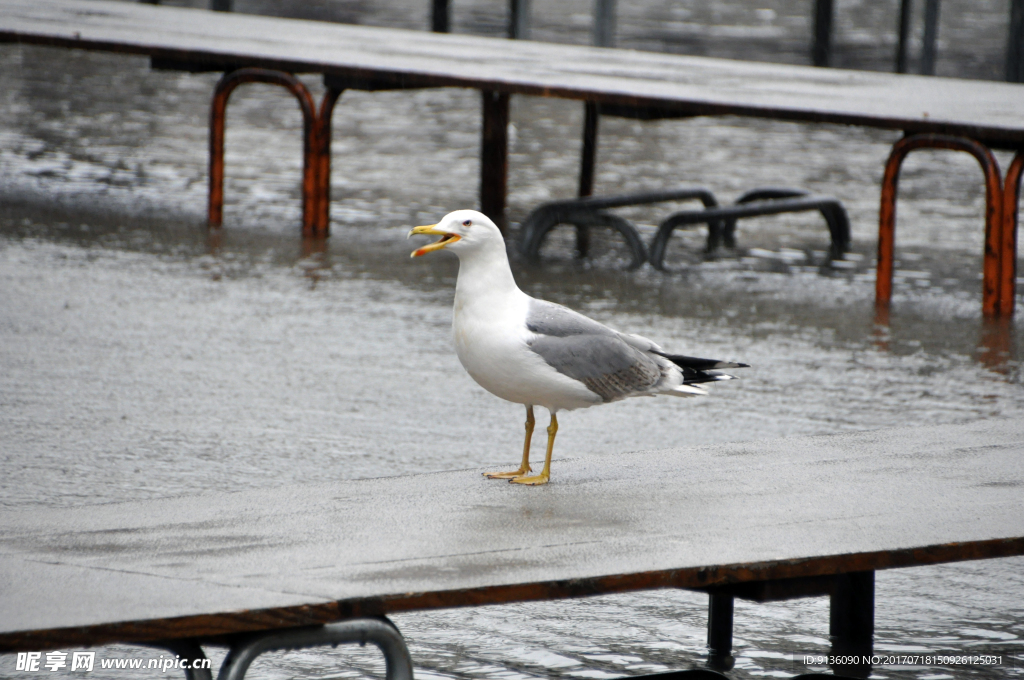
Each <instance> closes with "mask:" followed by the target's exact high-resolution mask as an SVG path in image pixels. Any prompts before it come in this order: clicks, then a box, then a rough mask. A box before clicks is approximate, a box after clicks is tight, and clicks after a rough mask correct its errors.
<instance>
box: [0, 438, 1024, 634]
mask: <svg viewBox="0 0 1024 680" xmlns="http://www.w3.org/2000/svg"><path fill="white" fill-rule="evenodd" d="M555 467H556V471H557V475H556V476H555V478H554V479H553V481H552V483H551V484H550V485H548V486H546V487H542V488H536V489H534V488H522V487H519V486H515V485H509V484H504V483H501V482H495V481H491V480H485V479H483V478H482V477H481V475H480V471H479V470H462V471H455V472H444V473H436V474H428V475H417V476H408V477H395V478H385V479H370V480H358V481H342V482H328V483H324V484H322V485H312V486H311V485H304V486H289V487H284V488H279V489H263V490H253V491H247V492H241V493H230V494H221V495H203V496H195V497H183V498H172V499H165V500H153V501H143V502H131V503H112V504H104V505H92V506H82V507H78V508H73V509H51V508H23V509H7V510H3V511H0V589H2V591H3V592H4V593H5V595H4V597H3V598H0V651H19V650H38V649H46V648H54V647H60V646H70V645H84V644H100V643H104V642H111V641H133V640H134V641H142V640H154V639H160V638H176V637H185V636H189V637H192V636H203V637H211V636H218V635H223V634H226V633H229V632H240V631H251V630H263V629H270V628H278V627H282V626H288V625H302V624H312V623H324V622H327V621H332V620H338V619H341V618H345V617H348V616H353V615H375V614H383V613H387V612H397V611H408V610H418V609H430V608H438V607H456V606H467V605H479V604H492V603H502V602H514V601H528V600H538V599H553V598H564V597H579V596H585V595H594V594H599V593H611V592H622V591H630V590H642V589H650V588H658V587H682V588H698V589H699V588H706V587H708V586H714V585H724V584H734V583H747V582H757V581H765V580H772V579H780V578H806V577H815V576H821V575H828V574H836V573H847V572H855V571H866V570H874V569H885V568H893V567H907V566H915V565H922V564H935V563H942V562H950V561H957V560H965V559H982V558H991V557H1001V556H1009V555H1021V554H1024V513H1021V511H1020V508H1021V506H1022V505H1024V503H1022V501H1024V423H1020V422H1014V421H986V422H982V423H975V424H970V425H959V426H943V427H934V428H915V429H905V430H886V431H879V432H865V433H854V434H843V435H834V436H827V437H801V438H792V439H778V440H772V441H762V442H750V443H738V444H728V445H721V446H711V447H702V448H695V449H681V450H669V451H656V452H646V453H630V454H623V455H614V456H592V457H587V458H579V459H572V460H563V461H556V463H555ZM41 575H45V576H46V578H45V579H43V578H41ZM40 584H45V585H40ZM12 594H13V596H12ZM76 603H77V604H76Z"/></svg>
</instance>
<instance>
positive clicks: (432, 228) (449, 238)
mask: <svg viewBox="0 0 1024 680" xmlns="http://www.w3.org/2000/svg"><path fill="white" fill-rule="evenodd" d="M413 234H438V235H440V237H441V238H440V239H439V240H437V241H434V242H433V243H431V244H430V245H427V246H423V247H422V248H419V249H417V250H414V251H412V255H410V256H409V257H419V256H420V255H426V254H427V253H429V252H430V251H432V250H441V248H444V247H445V246H446V245H448V244H449V243H455V242H456V241H458V240H459V239H460V238H462V237H461V236H459V235H458V234H451V233H449V232H447V231H441V230H440V229H438V228H437V225H436V224H428V225H426V226H425V227H414V228H413V229H412V231H410V232H409V236H412V235H413Z"/></svg>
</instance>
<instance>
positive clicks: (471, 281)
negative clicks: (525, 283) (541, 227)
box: [455, 240, 524, 314]
mask: <svg viewBox="0 0 1024 680" xmlns="http://www.w3.org/2000/svg"><path fill="white" fill-rule="evenodd" d="M520 297H524V293H523V292H522V291H520V290H519V286H517V285H516V281H515V279H514V278H513V277H512V269H511V268H510V267H509V265H508V254H507V253H506V252H505V244H504V242H502V241H500V240H495V241H487V242H485V243H482V244H480V247H479V248H478V249H474V250H473V251H470V252H467V253H461V254H460V255H459V278H458V281H457V282H456V284H455V306H456V307H461V306H463V305H470V304H471V305H472V307H473V308H474V313H475V314H486V310H488V309H490V310H494V311H495V312H497V311H498V310H501V309H503V308H505V307H507V306H508V304H509V302H510V299H512V300H514V299H517V298H520Z"/></svg>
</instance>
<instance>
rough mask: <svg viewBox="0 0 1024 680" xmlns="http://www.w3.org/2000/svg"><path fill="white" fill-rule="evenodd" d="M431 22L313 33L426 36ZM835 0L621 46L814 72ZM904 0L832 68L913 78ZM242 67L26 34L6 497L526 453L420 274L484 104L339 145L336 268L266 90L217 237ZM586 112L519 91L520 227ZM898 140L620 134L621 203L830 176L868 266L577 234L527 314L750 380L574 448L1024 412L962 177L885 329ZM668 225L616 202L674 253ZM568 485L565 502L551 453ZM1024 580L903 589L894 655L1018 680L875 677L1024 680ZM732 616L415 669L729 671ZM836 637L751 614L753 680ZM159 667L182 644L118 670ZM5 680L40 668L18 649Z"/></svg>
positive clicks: (7, 266)
mask: <svg viewBox="0 0 1024 680" xmlns="http://www.w3.org/2000/svg"><path fill="white" fill-rule="evenodd" d="M236 3H237V6H238V7H239V9H241V10H243V11H260V12H264V13H271V14H288V13H293V14H294V13H295V11H296V10H295V7H296V4H288V3H284V2H277V3H275V2H271V1H270V0H261V1H260V2H256V0H254V1H253V2H249V3H247V2H245V1H244V0H236ZM421 4H423V5H425V3H416V4H415V5H413V3H402V2H398V0H392V1H391V2H379V3H369V2H362V3H356V2H353V3H341V2H338V3H330V2H326V1H325V2H321V3H316V4H309V5H308V6H306V7H305V9H304V10H302V11H303V12H304V13H306V14H313V15H316V16H319V17H320V18H331V19H335V20H347V21H356V22H359V23H366V24H375V25H390V26H400V27H408V28H423V27H424V26H425V23H426V12H425V8H424V7H420V5H421ZM534 4H535V5H538V7H537V16H536V18H535V25H534V35H535V37H536V38H538V39H542V40H559V41H567V42H576V43H584V42H587V40H588V36H589V30H590V27H589V7H590V3H589V2H584V1H577V0H573V2H560V3H551V4H550V6H549V5H543V6H540V5H541V3H534ZM809 4H810V3H807V2H796V1H795V0H793V1H791V2H782V1H778V2H762V3H757V4H752V3H750V2H725V1H721V2H715V3H702V2H695V1H688V2H659V1H657V0H644V1H643V2H633V3H626V2H620V5H621V8H620V33H619V36H620V44H622V45H624V46H627V47H634V48H645V49H658V50H668V51H678V52H686V53H695V54H708V55H711V56H723V57H746V58H757V59H765V60H773V61H784V62H792V63H801V62H803V61H804V60H805V59H806V56H805V54H806V49H805V48H806V35H807V34H808V33H809V19H808V17H807V14H806V12H807V5H809ZM1004 4H1005V3H1000V2H994V1H989V0H985V1H984V2H981V1H974V2H968V1H967V0H961V1H960V2H952V1H950V2H947V3H943V10H942V11H943V15H942V16H943V24H942V29H941V32H940V37H941V41H940V54H941V55H942V57H941V58H940V60H939V72H940V73H943V74H945V75H955V76H963V77H989V78H997V77H998V74H999V71H1000V69H1001V64H1002V51H1001V50H1002V49H1003V41H1004V40H1005V23H1006V17H1005V7H1004ZM895 5H896V3H895V2H888V3H864V2H856V1H853V0H848V1H846V2H839V3H837V7H838V9H837V12H838V16H837V31H838V37H837V41H838V44H839V47H838V48H837V59H838V60H839V62H840V63H842V64H844V65H851V66H859V67H864V68H877V69H886V68H888V64H889V63H890V61H891V53H892V49H893V45H894V41H895V37H894V27H895ZM453 8H454V9H453V24H454V27H455V30H456V31H460V32H474V33H480V34H491V35H497V34H500V33H501V31H502V30H503V23H504V15H503V14H502V12H501V10H502V9H503V4H502V3H483V2H480V1H479V0H474V1H473V2H469V1H468V0H466V1H465V2H459V1H456V2H455V3H453ZM216 78H217V76H216V75H188V74H179V73H169V72H154V71H151V70H150V68H149V65H148V62H147V61H146V60H145V59H139V58H133V57H124V56H118V55H107V54H95V53H84V52H71V51H63V50H53V49H46V48H36V47H23V46H15V45H2V46H0V291H2V294H0V433H2V440H0V441H2V445H0V503H2V504H4V505H6V506H27V505H29V506H30V505H33V504H37V505H41V506H58V507H70V506H74V505H79V504H82V503H102V502H112V501H119V500H132V499H143V498H156V497H163V496H172V495H180V494H188V493H197V492H200V493H220V492H226V491H233V490H240V489H250V488H259V487H269V486H277V485H280V484H289V483H296V484H301V483H307V482H312V481H322V480H323V479H348V478H363V477H375V476H382V475H395V474H415V473H421V472H429V471H434V470H442V469H456V468H467V467H474V466H484V465H492V466H493V465H503V464H508V463H513V462H515V460H516V459H517V457H518V454H517V453H516V450H517V448H518V447H520V437H521V427H522V425H521V417H522V414H521V407H519V406H516V405H510V404H507V403H504V402H501V401H499V400H498V399H497V398H494V397H491V396H490V395H488V394H486V393H485V392H484V391H483V390H482V389H481V388H479V387H477V386H476V385H475V383H473V382H472V380H471V379H469V378H468V376H466V375H465V373H464V372H463V371H462V369H461V367H460V366H459V364H458V361H457V359H456V358H455V355H454V352H453V351H452V348H451V344H450V340H449V324H450V318H451V316H450V315H451V311H450V305H451V300H452V295H453V284H454V280H455V275H456V272H457V268H456V262H455V258H454V257H452V256H449V255H446V254H443V253H442V254H438V255H434V256H431V257H426V258H422V259H418V260H415V261H410V260H409V257H408V253H409V251H410V250H411V249H412V247H413V246H412V242H411V241H409V242H407V241H406V240H405V233H406V232H407V231H408V229H409V227H410V226H411V225H416V224H427V223H431V222H434V221H436V220H437V218H439V217H440V216H442V215H443V214H444V213H446V212H447V211H449V210H452V209H456V208H462V207H474V206H475V205H476V194H477V182H478V177H479V167H478V151H479V108H480V103H479V96H478V95H477V94H476V93H475V92H472V91H462V90H425V91H421V92H404V93H386V92H385V93H358V92H352V93H346V94H345V95H344V97H343V99H342V102H341V103H340V104H339V107H338V109H337V111H336V114H335V124H334V140H335V141H334V169H333V177H332V197H333V199H334V203H333V205H332V218H333V222H332V227H331V228H332V234H333V235H332V238H331V239H330V241H329V243H328V244H327V246H326V247H325V248H323V249H319V250H315V249H314V250H312V251H311V250H309V249H304V246H303V244H302V242H301V239H300V238H299V218H300V206H299V185H298V182H299V174H300V168H301V162H302V161H301V156H300V152H301V142H300V135H299V131H300V129H301V119H300V116H299V113H298V111H297V110H296V108H295V106H294V104H293V103H292V102H291V101H289V100H288V99H287V97H286V96H285V95H283V94H282V93H280V92H278V91H277V90H275V89H272V88H269V87H266V86H259V85H253V86H246V87H245V88H244V89H240V90H238V91H237V92H236V94H235V95H234V96H233V99H232V104H231V107H230V108H229V115H228V137H227V184H226V196H227V203H226V211H225V227H224V229H223V231H222V233H221V234H220V235H219V236H216V237H211V236H210V235H208V233H207V231H206V228H205V201H206V134H207V133H206V127H205V126H206V116H207V111H208V105H209V96H210V93H211V90H212V87H213V83H214V82H215V81H216ZM306 81H307V83H308V84H309V86H310V87H311V89H314V90H315V91H319V89H320V88H319V84H318V83H317V81H316V79H315V78H307V79H306ZM581 119H582V112H581V106H580V105H579V104H578V103H572V102H564V101H558V100H544V99H537V98H527V97H517V98H515V99H514V100H513V107H512V130H511V132H512V137H511V139H512V141H511V149H510V152H511V159H510V175H509V183H510V192H509V205H510V208H509V217H510V220H511V221H512V223H513V228H515V227H516V226H518V223H519V221H521V220H522V219H523V218H524V217H525V215H526V214H527V213H528V212H529V210H530V209H532V208H533V207H534V206H536V205H537V204H538V203H539V202H542V201H545V200H549V199H554V198H565V197H570V196H572V195H573V193H574V191H575V187H576V183H577V174H576V173H577V166H578V158H579V137H580V129H581ZM896 138H897V134H896V133H892V132H879V131H872V130H862V129H858V128H846V127H839V126H825V125H798V124H789V123H774V122H767V121H750V120H743V119H738V118H715V119H712V118H696V119H691V120H686V121H663V122H654V123H637V122H633V121H624V120H617V119H611V118H604V119H602V122H601V140H600V148H599V152H598V172H597V179H596V186H595V193H612V192H619V191H622V190H641V189H654V188H665V187H669V186H674V185H694V184H697V185H702V186H706V187H708V188H710V189H711V190H712V191H714V192H715V194H716V195H717V196H718V198H719V200H720V201H722V202H727V201H731V200H733V199H735V198H736V197H737V196H738V195H739V194H741V193H742V192H743V191H746V190H748V189H751V188H754V187H758V186H779V185H785V186H795V187H802V188H805V189H809V190H811V191H815V192H820V193H824V194H831V195H834V196H837V197H838V198H840V199H841V200H842V201H843V202H844V204H845V206H846V208H847V210H848V212H849V214H850V217H851V220H852V226H853V234H854V245H853V253H852V254H851V255H850V256H849V257H848V258H847V259H846V260H845V261H844V262H842V263H840V264H839V265H837V266H836V267H823V266H822V262H823V258H824V251H825V250H827V247H828V235H827V231H826V229H825V227H824V225H823V223H822V222H821V220H820V217H815V216H813V215H800V216H780V217H774V218H763V219H756V220H749V221H745V222H742V223H741V224H740V229H739V234H738V240H739V246H740V248H739V249H738V251H737V252H736V253H732V254H727V255H723V256H721V257H718V258H716V259H714V260H706V259H705V258H704V257H703V256H702V255H701V253H700V247H701V241H702V238H703V235H702V234H701V233H699V232H696V231H694V232H690V233H684V234H680V235H679V236H678V237H677V238H676V239H675V242H674V243H673V246H672V248H671V250H670V253H669V258H668V261H669V262H670V264H671V267H670V271H669V272H667V273H661V272H655V271H653V270H651V269H650V268H648V267H645V268H642V269H640V270H638V271H626V270H625V268H624V264H625V262H626V259H625V258H626V254H625V252H624V251H623V249H622V248H621V245H620V244H619V243H618V242H617V241H616V239H614V238H611V237H605V236H603V235H600V234H598V235H596V236H595V247H594V257H593V258H592V259H590V260H588V261H584V262H581V261H578V260H575V259H574V258H573V250H572V239H571V234H570V232H568V231H566V232H565V233H558V232H556V233H555V234H554V235H553V238H552V239H551V242H550V243H549V244H548V245H547V246H546V248H545V251H544V255H545V258H544V263H543V264H542V265H539V266H528V265H526V264H524V263H521V262H519V261H518V260H515V259H514V262H513V267H514V269H515V272H516V276H517V279H518V280H519V282H520V284H521V286H522V287H523V288H524V289H525V290H526V291H527V292H529V293H531V294H533V295H536V296H539V297H544V298H546V299H551V300H554V301H558V302H562V303H565V304H567V305H570V306H572V307H574V308H576V309H579V310H580V311H583V312H585V313H587V314H589V315H591V316H593V317H595V318H597V319H599V320H601V321H603V322H605V323H607V324H609V325H612V326H615V327H617V328H620V329H623V330H629V331H632V332H637V333H640V334H643V335H646V336H649V337H651V338H653V339H656V340H657V341H658V342H660V343H661V344H662V345H664V346H665V347H667V348H670V349H674V350H678V351H680V352H685V353H690V354H697V355H708V356H716V357H723V358H726V357H728V358H736V359H739V360H742V361H745V362H747V363H749V364H751V365H752V366H753V368H752V369H750V370H747V371H745V372H744V373H743V375H742V378H743V379H742V380H740V381H736V382H734V383H729V384H725V385H720V386H718V387H717V388H716V389H715V390H714V392H713V395H712V396H711V398H708V399H703V400H688V401H687V402H686V403H680V402H679V401H677V400H667V399H664V400H662V399H650V400H632V401H627V402H621V403H618V404H615V405H611V406H606V407H603V408H601V409H591V410H588V411H579V412H573V413H571V414H565V416H564V418H561V419H560V420H561V429H560V431H559V442H558V447H557V449H556V458H557V457H575V456H581V455H587V456H589V455H612V456H618V455H628V453H627V452H629V451H637V450H644V449H655V448H665V447H678V446H691V445H698V444H709V443H716V442H727V441H740V440H752V439H759V438H767V437H782V436H793V435H803V434H827V433H833V432H840V431H847V430H866V429H873V428H880V427H890V426H928V425H932V424H939V423H955V422H967V421H972V420H976V419H979V418H1019V417H1021V416H1022V415H1024V390H1022V385H1021V370H1020V366H1021V363H1020V362H1021V357H1022V346H1021V340H1020V338H1021V332H1020V331H1021V328H1020V326H1021V324H1022V323H1024V322H1021V321H1020V320H1019V317H1020V315H1018V321H1016V322H1015V323H1011V324H1009V325H1008V326H1005V327H993V326H987V325H986V324H984V323H983V321H982V318H981V314H980V306H981V304H980V298H981V295H980V272H981V264H980V262H981V258H980V254H981V247H982V211H983V207H984V206H983V195H982V190H981V178H980V173H979V172H978V171H977V167H976V163H975V161H973V160H972V159H970V158H969V157H967V156H966V155H964V156H963V157H962V158H961V157H960V155H957V154H949V153H937V152H919V153H917V154H915V155H912V156H911V157H910V158H909V159H908V161H907V162H906V164H905V166H904V170H903V174H902V178H901V183H900V205H899V227H898V237H897V246H898V250H897V259H898V261H897V274H896V296H895V299H894V304H893V308H892V315H891V324H890V325H889V326H888V327H884V326H878V325H876V324H875V323H874V319H873V317H872V300H873V295H874V270H873V251H874V247H875V237H876V226H875V225H877V212H878V186H879V182H880V179H881V173H882V164H883V162H884V159H885V158H886V156H887V154H888V150H889V146H890V145H891V144H892V142H893V141H895V139H896ZM999 160H1000V163H1001V165H1002V167H1006V165H1007V163H1008V161H1009V157H1008V156H1006V155H1005V154H1000V155H999ZM671 209H672V206H665V205H660V206H654V207H645V208H636V209H629V210H623V211H621V214H623V215H624V216H626V217H627V218H628V219H630V220H632V221H633V222H634V223H636V224H638V225H639V227H640V228H641V230H642V231H643V233H644V234H645V237H649V236H651V235H652V233H653V229H654V226H655V225H656V224H657V223H658V221H659V220H660V219H662V218H663V217H664V216H666V215H667V214H668V213H669V212H670V211H671ZM1018 302H1020V301H1018ZM439 413H449V414H450V413H457V414H458V417H451V418H443V419H442V418H440V417H439V415H438V414H439ZM538 454H539V450H538V451H536V452H535V455H538ZM554 474H555V477H554V482H555V483H557V461H556V464H555V472H554ZM911 483H912V480H908V484H911ZM1022 567H1024V560H1021V559H1006V560H995V561H988V562H977V563H964V564H958V565H946V566H942V567H929V568H922V569H911V570H903V571H891V572H880V573H879V574H878V583H877V609H876V646H875V648H876V650H878V651H879V652H883V653H884V652H908V653H917V652H920V653H940V654H965V653H970V654H993V655H997V656H1000V657H1001V658H1002V663H1001V664H1000V665H997V666H973V667H969V666H957V667H936V666H932V667H898V668H897V667H881V668H876V670H875V673H874V675H873V677H878V678H915V679H920V680H932V679H938V678H962V677H964V678H1004V677H1020V676H1024V657H1022V654H1024V569H1022ZM706 606H707V598H706V596H704V595H701V594H696V593H689V592H684V591H655V592H649V593H639V594H629V595H618V596H614V597H601V598H593V599H587V600H579V601H572V602H553V603H531V604H526V605H509V606H500V607H497V606H496V607H482V608H476V609H467V610H459V611H442V612H430V613H417V614H403V615H400V616H396V617H394V618H395V621H396V623H397V624H398V625H399V627H400V628H401V629H402V631H403V633H404V634H405V635H406V637H407V639H408V641H409V643H410V647H411V649H412V653H413V658H414V660H415V663H416V665H417V675H418V677H421V678H431V677H436V678H458V679H460V680H467V679H470V678H501V679H508V680H515V679H517V678H537V677H558V678H593V679H596V680H602V679H604V678H614V677H622V676H626V675H635V674H641V673H646V672H656V671H659V670H669V669H680V668H689V667H694V666H700V665H701V664H703V662H704V659H705V656H706V650H705V648H704V643H705V625H706ZM827 631H828V603H827V600H826V599H823V598H817V599H807V600H798V601H793V602H786V603H773V604H763V605H758V604H751V603H745V602H737V611H736V624H735V654H736V656H737V667H736V670H734V671H732V672H731V673H730V676H731V677H735V678H751V677H763V676H771V677H788V676H791V675H793V674H795V673H798V672H805V671H807V670H808V669H807V667H806V666H805V665H804V664H803V661H802V657H803V655H805V654H816V653H824V652H826V651H827V649H828V639H827ZM212 653H213V655H214V657H215V658H216V659H218V660H219V659H220V658H221V656H222V654H223V650H217V649H214V650H212ZM140 654H148V655H154V656H156V655H158V654H159V653H158V652H145V651H141V652H140V651H139V650H138V649H136V648H129V647H116V648H105V649H103V650H100V655H101V656H104V655H106V656H107V657H130V656H137V655H140ZM381 667H382V666H381V661H380V659H379V658H378V657H376V656H375V655H374V654H372V653H370V652H368V651H360V650H349V649H340V650H337V651H323V650H310V651H306V652H302V653H297V652H295V653H289V654H282V655H278V656H274V657H270V658H268V659H264V660H261V661H260V662H258V664H257V665H255V666H254V668H253V671H252V673H251V677H254V678H278V677H294V676H299V677H346V678H348V677H353V678H354V677H365V676H367V675H372V674H374V673H379V671H380V669H381ZM111 673H113V674H112V675H110V676H109V677H111V678H114V677H125V676H124V674H123V672H121V674H117V673H115V672H111ZM0 677H5V678H7V677H10V678H21V677H27V676H26V675H25V674H23V673H18V672H16V671H15V670H14V666H13V659H12V658H11V657H9V656H8V657H2V658H0ZM93 677H106V676H104V675H103V674H102V673H100V672H98V671H97V672H96V673H95V674H94V675H93Z"/></svg>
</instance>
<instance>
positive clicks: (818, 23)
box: [811, 0, 832, 66]
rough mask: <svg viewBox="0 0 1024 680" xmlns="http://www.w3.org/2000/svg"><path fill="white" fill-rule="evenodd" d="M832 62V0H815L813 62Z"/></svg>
mask: <svg viewBox="0 0 1024 680" xmlns="http://www.w3.org/2000/svg"><path fill="white" fill-rule="evenodd" d="M831 62H832V0H814V45H813V46H812V47H811V63H813V64H814V65H815V66H828V65H829V64H830V63H831Z"/></svg>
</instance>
